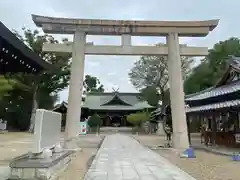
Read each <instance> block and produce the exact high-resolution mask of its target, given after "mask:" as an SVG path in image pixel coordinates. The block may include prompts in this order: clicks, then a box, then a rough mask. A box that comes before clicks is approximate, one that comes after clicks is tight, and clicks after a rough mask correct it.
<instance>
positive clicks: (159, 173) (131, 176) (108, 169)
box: [84, 134, 195, 180]
mask: <svg viewBox="0 0 240 180" xmlns="http://www.w3.org/2000/svg"><path fill="white" fill-rule="evenodd" d="M84 179H85V180H195V179H194V178H192V177H191V176H190V175H188V174H187V173H185V172H183V171H182V170H181V169H179V168H178V167H176V166H174V165H173V164H171V163H170V162H169V161H168V160H167V159H165V158H163V157H161V156H159V155H158V154H157V153H155V152H153V151H152V150H150V149H148V148H146V147H144V146H142V145H141V144H139V143H138V142H137V141H136V140H135V139H133V138H131V137H129V136H125V135H120V134H115V135H110V136H107V137H106V138H105V140H104V142H103V144H102V146H101V148H100V149H99V151H98V153H97V155H96V157H95V159H94V161H93V163H92V165H91V167H90V168H89V170H88V172H87V174H86V176H85V178H84Z"/></svg>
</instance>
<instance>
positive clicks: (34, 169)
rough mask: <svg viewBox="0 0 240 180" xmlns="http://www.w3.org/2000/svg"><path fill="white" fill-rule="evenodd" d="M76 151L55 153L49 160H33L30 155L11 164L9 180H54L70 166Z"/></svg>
mask: <svg viewBox="0 0 240 180" xmlns="http://www.w3.org/2000/svg"><path fill="white" fill-rule="evenodd" d="M73 152H74V151H64V152H60V153H54V154H53V156H52V157H51V158H48V159H38V158H36V159H31V158H30V156H29V155H28V154H26V155H23V156H20V157H17V158H15V159H14V160H13V161H12V162H11V163H10V169H11V171H10V175H9V180H19V179H21V180H50V179H51V180H53V179H55V178H56V177H57V176H58V174H59V173H60V172H62V171H63V170H64V169H66V167H67V166H68V164H69V162H70V161H71V155H72V154H73Z"/></svg>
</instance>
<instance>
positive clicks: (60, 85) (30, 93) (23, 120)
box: [1, 28, 71, 131]
mask: <svg viewBox="0 0 240 180" xmlns="http://www.w3.org/2000/svg"><path fill="white" fill-rule="evenodd" d="M15 34H16V36H17V37H18V38H19V39H20V40H22V41H23V42H24V43H25V44H26V45H27V46H28V47H29V48H30V49H32V51H33V52H35V53H36V54H37V55H39V56H40V58H42V59H43V60H45V61H47V62H49V64H51V65H52V66H53V67H57V68H55V70H54V71H43V72H41V73H39V74H25V73H18V74H14V75H11V77H9V78H10V79H13V80H16V81H17V85H18V84H20V85H21V86H19V85H18V86H17V87H15V88H14V89H12V90H11V92H9V94H10V95H9V96H8V97H6V98H4V99H3V100H2V101H1V104H4V107H6V108H5V109H6V111H5V112H1V113H2V114H1V116H4V118H5V119H7V120H8V121H9V122H11V123H10V124H12V126H14V127H18V128H19V127H20V128H21V129H23V130H25V129H26V128H27V127H29V125H30V124H31V126H30V131H33V128H34V119H35V111H36V109H37V108H45V109H51V108H53V106H54V103H55V102H56V100H57V99H58V92H59V91H61V90H63V89H65V88H66V87H67V86H68V82H69V76H70V70H69V66H70V63H69V62H70V61H69V59H70V57H71V54H68V53H49V52H43V51H42V47H43V43H45V42H48V43H59V42H58V41H57V40H56V39H54V38H53V37H52V36H50V35H46V34H45V35H41V34H40V33H39V32H38V31H37V30H34V31H32V30H30V29H25V28H24V29H23V35H20V34H19V33H17V32H15ZM65 40H66V39H65ZM30 117H31V121H30ZM30 122H31V123H30Z"/></svg>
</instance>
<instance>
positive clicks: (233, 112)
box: [185, 57, 240, 147]
mask: <svg viewBox="0 0 240 180" xmlns="http://www.w3.org/2000/svg"><path fill="white" fill-rule="evenodd" d="M185 102H186V103H187V104H188V106H189V107H188V108H187V109H186V112H187V116H188V119H190V121H196V120H199V121H201V123H205V124H206V125H207V128H208V129H209V132H208V133H209V136H210V141H211V143H213V144H218V145H225V146H229V147H240V57H231V60H230V64H229V67H228V69H227V71H226V72H225V74H224V75H223V77H222V78H221V80H220V81H219V82H218V83H217V84H216V85H215V86H214V87H211V88H208V89H206V90H204V91H200V92H198V93H195V94H190V95H188V96H186V98H185Z"/></svg>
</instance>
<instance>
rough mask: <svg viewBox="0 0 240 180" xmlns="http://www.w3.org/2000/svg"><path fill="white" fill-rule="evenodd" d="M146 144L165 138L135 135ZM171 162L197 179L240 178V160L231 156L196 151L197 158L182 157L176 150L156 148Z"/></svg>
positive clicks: (234, 179) (233, 179) (158, 143)
mask: <svg viewBox="0 0 240 180" xmlns="http://www.w3.org/2000/svg"><path fill="white" fill-rule="evenodd" d="M135 138H136V139H137V140H138V141H139V142H140V143H142V144H143V145H145V146H156V145H161V144H164V142H165V140H164V139H165V138H164V137H159V136H135ZM154 151H155V152H156V153H158V154H159V155H161V156H163V157H165V158H166V159H168V160H169V161H170V162H171V163H173V164H175V165H177V166H178V167H179V168H181V169H182V170H184V171H185V172H187V173H188V174H190V175H191V176H193V177H194V178H196V180H239V179H240V178H239V167H240V162H234V161H231V157H226V156H220V155H215V154H212V153H207V152H203V151H196V152H195V153H196V158H195V159H184V158H180V157H179V155H178V154H177V153H176V151H172V150H164V149H162V150H154Z"/></svg>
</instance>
